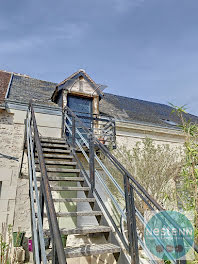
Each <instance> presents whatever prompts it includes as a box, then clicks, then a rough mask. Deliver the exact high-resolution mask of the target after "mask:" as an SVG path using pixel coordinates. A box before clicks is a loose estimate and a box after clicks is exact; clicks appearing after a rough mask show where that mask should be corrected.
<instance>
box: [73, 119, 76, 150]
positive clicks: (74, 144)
mask: <svg viewBox="0 0 198 264" xmlns="http://www.w3.org/2000/svg"><path fill="white" fill-rule="evenodd" d="M72 146H73V148H75V146H76V119H75V117H74V116H72Z"/></svg>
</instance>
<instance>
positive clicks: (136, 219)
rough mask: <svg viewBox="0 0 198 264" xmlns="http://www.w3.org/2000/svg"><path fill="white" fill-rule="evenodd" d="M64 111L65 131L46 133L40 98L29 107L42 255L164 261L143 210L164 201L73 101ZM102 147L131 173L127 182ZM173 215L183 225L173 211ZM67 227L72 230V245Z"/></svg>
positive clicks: (36, 243)
mask: <svg viewBox="0 0 198 264" xmlns="http://www.w3.org/2000/svg"><path fill="white" fill-rule="evenodd" d="M63 117H64V118H63V120H64V126H63V133H62V134H63V138H45V137H40V136H39V132H38V128H37V124H36V119H35V114H34V108H33V105H32V102H31V103H30V106H29V109H28V112H27V118H26V132H25V142H24V149H25V148H26V149H27V156H28V166H29V181H30V203H31V221H32V237H33V248H34V263H36V264H38V263H53V264H58V263H59V264H63V263H64V264H65V263H69V261H70V259H71V258H75V263H80V257H88V256H91V257H92V262H91V263H100V262H99V261H102V262H101V263H105V261H106V263H115V262H116V263H122V264H124V263H134V264H138V263H142V262H144V263H145V262H146V263H157V261H156V260H155V259H154V258H153V256H152V254H151V253H150V252H149V250H148V249H147V248H146V246H145V245H144V242H143V238H142V231H141V230H142V229H144V228H147V226H146V223H145V220H144V217H143V213H144V211H146V210H151V211H163V210H164V209H163V208H162V207H161V206H160V205H159V204H158V203H157V202H156V201H155V200H154V199H153V198H152V197H150V195H149V194H148V193H147V192H146V190H144V188H143V187H142V186H141V185H140V184H139V183H138V182H137V181H136V180H135V179H134V178H133V177H132V176H131V174H130V173H129V172H128V171H127V170H126V169H125V168H124V167H123V166H122V164H120V163H119V161H118V160H116V158H115V157H114V156H113V155H112V154H111V153H110V152H109V151H108V149H107V148H106V147H105V146H104V145H103V144H101V142H100V141H99V140H98V139H97V138H96V137H94V133H93V131H90V130H89V129H87V127H86V126H85V125H84V124H83V123H82V121H81V120H80V119H79V118H78V117H77V116H76V115H75V114H74V113H73V112H72V111H71V110H70V109H69V108H66V109H65V111H64V112H63ZM84 135H86V136H84ZM96 149H97V152H98V153H100V154H101V153H102V155H103V157H105V159H106V160H107V161H108V163H109V164H110V165H111V167H113V168H114V169H115V170H116V173H117V174H118V175H120V177H121V179H123V186H120V185H119V184H118V183H117V182H116V180H115V178H114V177H113V175H112V173H111V172H110V170H109V169H108V168H107V167H108V166H107V163H105V162H104V160H103V159H102V158H101V157H100V156H99V155H98V153H96V151H95V150H96ZM110 186H113V187H114V188H115V189H116V191H117V194H118V195H115V194H114V193H113V192H112V190H111V187H110ZM137 200H141V202H142V206H141V207H138V204H136V201H137ZM167 221H169V222H170V223H171V224H173V225H175V226H176V227H177V228H178V226H177V224H176V223H174V221H173V220H172V219H169V217H168V216H167ZM63 235H65V236H66V237H67V242H66V246H65V248H64V245H63V244H64V243H63V242H62V237H61V236H63ZM152 235H153V236H155V234H152ZM70 236H71V237H72V240H70ZM46 237H49V238H50V239H51V243H50V247H49V249H46V248H45V238H46ZM71 241H72V243H73V244H72V243H71V245H70V242H71ZM159 243H161V242H160V241H159ZM162 246H163V245H162ZM193 246H194V250H195V251H196V252H198V250H197V247H196V245H193ZM141 252H143V254H142V253H141ZM164 252H165V254H166V255H167V257H169V259H170V261H171V262H172V263H178V261H177V260H175V259H173V258H172V257H171V255H170V254H169V252H168V251H167V250H166V248H165V247H164ZM93 257H94V258H93ZM180 262H181V261H180ZM184 262H185V260H182V263H184ZM73 263H74V262H73Z"/></svg>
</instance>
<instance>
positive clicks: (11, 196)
mask: <svg viewBox="0 0 198 264" xmlns="http://www.w3.org/2000/svg"><path fill="white" fill-rule="evenodd" d="M23 134H24V126H23V125H18V124H14V123H13V114H8V113H7V112H6V111H4V110H1V111H0V135H1V136H0V181H1V182H2V188H1V194H0V208H1V214H0V227H1V223H2V222H4V223H8V224H13V218H14V208H15V198H16V190H17V179H18V173H19V166H20V159H21V155H22V146H23Z"/></svg>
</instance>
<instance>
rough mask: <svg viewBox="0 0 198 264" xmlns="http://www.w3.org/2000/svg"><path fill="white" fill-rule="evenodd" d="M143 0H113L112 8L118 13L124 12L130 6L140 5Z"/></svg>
mask: <svg viewBox="0 0 198 264" xmlns="http://www.w3.org/2000/svg"><path fill="white" fill-rule="evenodd" d="M144 1H145V0H113V4H114V9H115V10H116V11H117V12H119V13H124V12H126V11H128V10H129V9H131V8H136V7H138V6H140V5H141V4H142V3H143V2H144Z"/></svg>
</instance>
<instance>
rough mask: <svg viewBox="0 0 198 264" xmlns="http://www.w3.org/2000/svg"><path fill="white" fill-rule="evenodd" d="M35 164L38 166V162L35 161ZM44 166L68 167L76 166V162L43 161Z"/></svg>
mask: <svg viewBox="0 0 198 264" xmlns="http://www.w3.org/2000/svg"><path fill="white" fill-rule="evenodd" d="M35 163H36V164H39V162H38V160H36V161H35ZM45 164H46V165H60V166H64V165H68V166H76V165H77V162H75V161H57V160H45Z"/></svg>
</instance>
